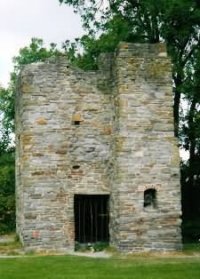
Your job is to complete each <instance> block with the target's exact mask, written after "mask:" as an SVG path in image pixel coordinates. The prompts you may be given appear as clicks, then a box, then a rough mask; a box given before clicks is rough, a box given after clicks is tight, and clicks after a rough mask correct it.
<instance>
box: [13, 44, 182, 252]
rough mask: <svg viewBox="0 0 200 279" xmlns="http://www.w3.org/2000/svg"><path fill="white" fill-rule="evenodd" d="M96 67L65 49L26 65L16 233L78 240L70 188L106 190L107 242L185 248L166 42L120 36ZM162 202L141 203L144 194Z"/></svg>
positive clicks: (124, 247)
mask: <svg viewBox="0 0 200 279" xmlns="http://www.w3.org/2000/svg"><path fill="white" fill-rule="evenodd" d="M100 63H101V64H100V67H99V71H96V72H84V71H82V70H79V69H74V68H73V67H71V66H70V65H69V63H68V62H67V61H66V58H65V57H60V58H57V59H55V60H51V61H47V62H45V63H35V64H31V65H27V66H25V67H24V69H23V70H22V72H21V75H20V80H19V88H18V94H17V96H16V141H17V151H16V154H17V155H16V181H17V185H16V186H17V187H16V196H17V232H18V234H19V236H20V239H21V240H22V242H23V243H24V245H25V246H26V247H31V248H34V249H53V250H55V249H56V250H70V249H73V248H74V227H75V226H74V195H75V194H90V195H91V194H95V195H98V194H99V195H101V194H109V195H110V205H109V206H110V230H109V231H110V243H111V245H114V246H115V247H117V248H118V249H119V250H121V251H124V252H131V251H139V250H140V251H142V250H174V249H180V248H181V231H180V215H181V205H180V199H181V196H180V183H179V157H178V148H177V146H176V140H175V139H174V136H173V119H172V115H173V113H172V91H171V64H170V61H169V59H168V58H167V57H166V51H165V48H164V46H163V45H148V44H144V45H141V44H128V43H121V44H120V45H119V48H118V49H117V51H116V53H115V54H113V55H105V56H101V57H100ZM149 189H150V190H151V191H152V192H153V193H156V197H155V198H156V203H155V204H156V206H153V204H149V205H148V206H144V198H145V192H146V191H147V192H148V190H149Z"/></svg>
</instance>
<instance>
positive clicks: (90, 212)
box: [74, 195, 109, 243]
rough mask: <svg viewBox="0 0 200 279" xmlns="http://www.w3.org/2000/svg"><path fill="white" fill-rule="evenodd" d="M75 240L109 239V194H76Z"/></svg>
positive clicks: (98, 240) (106, 240)
mask: <svg viewBox="0 0 200 279" xmlns="http://www.w3.org/2000/svg"><path fill="white" fill-rule="evenodd" d="M74 216H75V241H77V242H79V243H88V242H90V243H94V242H108V241H109V195H75V196H74Z"/></svg>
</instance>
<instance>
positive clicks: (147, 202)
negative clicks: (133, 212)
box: [144, 188, 157, 208]
mask: <svg viewBox="0 0 200 279" xmlns="http://www.w3.org/2000/svg"><path fill="white" fill-rule="evenodd" d="M144 207H145V208H148V207H151V208H156V207H157V193H156V190H155V189H152V188H150V189H147V190H145V191H144Z"/></svg>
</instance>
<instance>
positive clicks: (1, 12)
mask: <svg viewBox="0 0 200 279" xmlns="http://www.w3.org/2000/svg"><path fill="white" fill-rule="evenodd" d="M81 33H82V29H81V22H80V18H79V16H78V15H76V14H74V13H73V10H72V8H70V7H68V6H67V5H60V4H59V1H58V0H0V40H1V42H0V84H1V85H3V86H6V85H7V82H8V81H9V73H10V72H11V71H12V57H13V56H15V55H17V54H18V51H19V49H20V48H22V47H24V46H27V45H29V43H30V41H31V38H33V37H37V38H41V39H43V40H44V42H45V43H46V44H49V43H51V42H55V43H57V44H58V45H61V43H62V42H64V41H65V40H66V39H70V40H71V39H73V38H76V37H79V36H80V35H81Z"/></svg>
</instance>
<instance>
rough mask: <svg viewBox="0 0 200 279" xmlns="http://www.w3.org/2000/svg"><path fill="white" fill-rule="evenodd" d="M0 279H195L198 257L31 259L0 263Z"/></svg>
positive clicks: (199, 272)
mask: <svg viewBox="0 0 200 279" xmlns="http://www.w3.org/2000/svg"><path fill="white" fill-rule="evenodd" d="M0 278H1V279H33V278H34V279H35V278H37V279H71V278H73V279H80V278H81V279H100V278H102V279H199V278H200V258H199V257H177V256H176V257H171V258H166V257H160V258H159V257H150V256H146V257H142V256H133V257H127V258H124V259H122V258H116V259H114V258H111V259H93V258H85V257H75V256H33V257H22V258H9V259H3V258H2V259H0Z"/></svg>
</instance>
